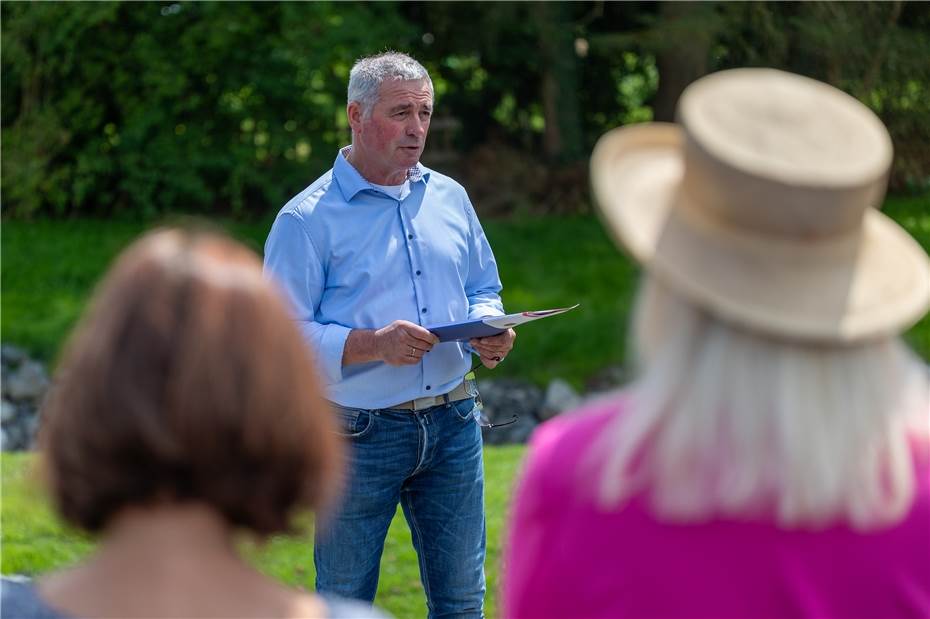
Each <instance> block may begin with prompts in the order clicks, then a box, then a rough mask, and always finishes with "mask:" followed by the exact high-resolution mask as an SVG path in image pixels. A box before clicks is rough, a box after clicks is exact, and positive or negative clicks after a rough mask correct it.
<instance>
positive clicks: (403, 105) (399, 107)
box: [389, 103, 433, 114]
mask: <svg viewBox="0 0 930 619" xmlns="http://www.w3.org/2000/svg"><path fill="white" fill-rule="evenodd" d="M412 107H415V106H414V104H413V103H401V104H399V105H395V106H394V107H392V108H391V109H390V110H389V113H390V114H395V113H397V112H403V111H404V110H409V109H410V108H412ZM423 109H424V110H426V111H427V112H432V111H433V106H432V105H430V104H427V105H424V106H423Z"/></svg>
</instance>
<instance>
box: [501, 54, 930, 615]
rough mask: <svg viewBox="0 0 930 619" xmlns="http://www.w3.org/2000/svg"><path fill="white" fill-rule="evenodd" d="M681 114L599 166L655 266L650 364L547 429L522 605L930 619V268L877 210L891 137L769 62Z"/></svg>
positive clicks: (645, 322)
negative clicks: (924, 322) (925, 355)
mask: <svg viewBox="0 0 930 619" xmlns="http://www.w3.org/2000/svg"><path fill="white" fill-rule="evenodd" d="M678 120H679V122H678V124H675V125H672V124H665V123H648V124H644V125H634V126H631V127H623V128H620V129H617V130H614V131H612V132H611V133H609V134H607V135H606V136H604V137H603V138H602V139H601V141H600V142H599V143H598V146H597V148H596V149H595V152H594V155H593V157H592V162H591V174H592V180H593V185H594V191H595V194H596V197H597V201H598V206H599V208H600V210H601V214H602V216H603V218H604V221H605V223H606V227H607V228H608V229H609V230H610V231H611V232H612V233H614V235H615V237H616V238H617V239H618V241H619V242H620V243H622V245H623V246H624V247H625V248H626V249H628V250H629V252H630V253H631V254H632V255H633V257H634V258H636V259H637V260H638V261H640V262H641V263H642V264H643V265H644V269H645V276H644V282H643V285H642V287H641V289H640V293H639V296H638V299H637V305H636V311H635V316H634V320H633V328H632V335H633V340H634V346H635V353H636V358H637V361H639V363H640V368H639V369H640V373H639V376H638V377H637V379H636V380H635V381H634V382H633V383H632V384H631V385H630V386H629V387H628V388H627V389H625V390H624V391H622V392H620V393H618V394H614V395H612V396H610V397H607V398H605V399H603V400H601V401H599V402H595V403H591V404H590V405H588V406H585V407H584V408H583V409H581V410H580V411H578V412H577V413H576V414H573V415H566V416H564V417H558V418H556V419H554V420H553V421H551V422H549V423H547V424H546V425H544V426H543V427H542V428H541V429H540V430H539V431H538V432H537V433H536V435H535V436H534V438H533V444H532V447H531V449H530V452H529V455H528V461H527V465H526V468H525V471H524V475H523V478H522V480H521V483H520V488H519V492H518V495H517V498H516V501H515V506H514V508H513V517H512V520H511V526H510V542H509V544H508V546H507V549H506V559H505V563H504V567H505V569H506V574H505V576H504V597H505V599H504V607H505V611H506V615H507V616H508V617H525V618H532V619H541V618H543V617H576V618H585V619H592V618H595V617H610V618H611V619H622V618H624V617H635V618H637V619H642V618H646V617H662V618H665V619H669V618H673V617H682V618H685V617H687V618H688V619H692V618H697V617H713V618H723V617H726V618H738V617H743V618H747V619H748V618H752V619H759V618H763V617H824V618H826V617H869V618H871V617H928V616H930V459H928V456H930V449H928V447H930V429H928V419H927V415H928V411H930V382H928V372H927V367H926V365H925V364H924V363H922V362H921V361H920V360H919V359H918V358H916V357H915V356H914V355H913V353H911V352H910V351H909V350H908V349H907V347H906V346H905V345H904V344H903V343H902V342H901V340H900V337H899V335H900V333H902V332H903V331H904V330H905V329H907V328H908V327H909V326H910V325H912V324H914V323H915V322H917V321H918V320H920V318H921V317H922V316H923V315H924V313H925V312H926V311H927V308H928V306H930V261H928V259H927V255H926V253H925V252H924V251H923V250H922V248H921V247H920V246H919V245H918V244H917V243H916V242H915V241H914V240H913V239H912V238H910V237H909V236H908V235H907V233H906V232H905V231H903V230H902V229H901V228H900V226H898V225H897V224H896V223H895V222H893V221H892V220H891V219H889V218H888V217H886V216H884V215H883V214H882V213H881V212H880V211H879V210H878V209H877V208H876V207H878V206H880V205H881V202H882V198H883V196H884V191H885V186H886V182H887V178H888V169H889V166H890V164H891V158H892V147H891V140H890V138H889V136H888V133H887V131H886V130H885V128H884V127H883V126H882V124H881V121H880V120H879V119H878V118H877V117H876V116H875V114H873V113H872V112H871V111H870V110H869V109H868V108H866V107H865V106H864V105H862V104H861V103H859V102H858V101H856V100H855V99H853V98H852V97H850V96H849V95H847V94H845V93H843V92H841V91H839V90H837V89H835V88H833V87H831V86H828V85H826V84H822V83H819V82H815V81H814V80H810V79H808V78H804V77H801V76H797V75H791V74H788V73H783V72H780V71H775V70H769V69H738V70H733V71H722V72H719V73H715V74H712V75H709V76H707V77H704V78H702V79H700V80H698V81H697V82H695V83H694V84H692V85H691V86H689V87H688V88H687V89H686V90H685V92H684V94H683V95H682V97H681V100H680V103H679V108H678Z"/></svg>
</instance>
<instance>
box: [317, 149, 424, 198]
mask: <svg viewBox="0 0 930 619" xmlns="http://www.w3.org/2000/svg"><path fill="white" fill-rule="evenodd" d="M351 150H352V145H351V144H349V145H348V146H343V147H342V148H340V149H339V154H338V155H336V162H335V163H334V164H333V177H334V178H335V179H336V182H337V183H338V184H339V189H340V190H341V191H342V197H343V198H344V199H345V201H346V202H348V201H349V200H351V199H352V198H354V197H355V194H357V193H358V192H360V191H363V190H365V189H371V183H369V182H368V181H367V180H365V177H364V176H362V175H361V174H359V173H358V170H356V169H355V166H353V165H352V164H351V163H349V160H348V159H347V158H346V157H348V156H349V151H351ZM429 176H430V169H429V168H427V167H426V166H425V165H423V164H421V163H419V162H417V164H416V165H415V166H413V167H412V168H410V169H408V170H407V180H409V181H410V182H411V183H419V182H420V181H422V182H424V183H425V182H427V181H428V180H429Z"/></svg>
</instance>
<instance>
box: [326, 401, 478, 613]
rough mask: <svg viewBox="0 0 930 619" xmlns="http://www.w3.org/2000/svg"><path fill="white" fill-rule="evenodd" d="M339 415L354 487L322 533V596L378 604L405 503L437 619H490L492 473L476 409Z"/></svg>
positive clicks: (460, 406) (457, 406)
mask: <svg viewBox="0 0 930 619" xmlns="http://www.w3.org/2000/svg"><path fill="white" fill-rule="evenodd" d="M336 411H337V413H338V414H339V416H340V418H341V421H342V428H343V430H344V431H345V434H346V436H347V440H348V447H349V455H348V465H349V466H348V479H347V480H346V486H345V491H344V495H343V498H342V502H341V504H340V505H339V507H338V509H337V510H336V511H335V513H333V514H332V515H330V516H329V517H327V518H324V519H323V520H322V521H320V522H319V524H318V526H317V532H316V539H315V543H314V548H313V561H314V563H315V565H316V588H317V591H320V592H326V593H334V594H337V595H341V596H343V597H349V598H356V599H360V600H367V601H369V602H372V601H374V598H375V592H376V590H377V588H378V572H379V568H380V564H381V553H382V551H383V550H384V539H385V537H386V536H387V531H388V527H389V526H390V524H391V520H392V519H393V517H394V514H395V512H396V511H397V503H398V501H399V502H400V504H401V506H402V507H403V510H404V516H406V518H407V524H408V526H409V527H410V532H411V536H412V538H413V546H414V548H415V549H416V551H417V556H418V558H419V563H420V580H421V581H422V583H423V588H424V589H425V590H426V602H427V606H428V607H429V616H430V618H431V619H432V618H434V617H435V618H438V617H483V616H484V612H483V607H484V592H485V580H484V557H485V522H484V469H483V462H482V457H481V430H480V427H479V426H478V421H477V415H478V411H477V409H476V407H475V401H474V400H473V399H466V400H459V401H458V402H450V403H449V404H441V405H439V406H434V407H431V408H427V409H424V410H422V411H417V412H413V411H406V410H396V409H394V410H392V409H376V410H368V409H358V408H343V407H336Z"/></svg>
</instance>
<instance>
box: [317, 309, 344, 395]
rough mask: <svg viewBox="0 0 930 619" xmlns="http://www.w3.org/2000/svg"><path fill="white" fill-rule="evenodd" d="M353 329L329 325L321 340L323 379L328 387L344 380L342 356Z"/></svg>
mask: <svg viewBox="0 0 930 619" xmlns="http://www.w3.org/2000/svg"><path fill="white" fill-rule="evenodd" d="M351 330H352V329H349V328H348V327H343V326H342V325H337V324H329V325H326V327H325V330H324V331H323V337H322V338H320V348H321V349H322V350H320V357H322V359H321V362H322V366H323V367H322V369H323V377H324V378H325V380H326V383H327V384H328V385H333V384H335V383H338V382H339V381H341V380H342V354H343V352H345V347H346V339H347V338H348V337H349V332H350V331H351Z"/></svg>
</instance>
